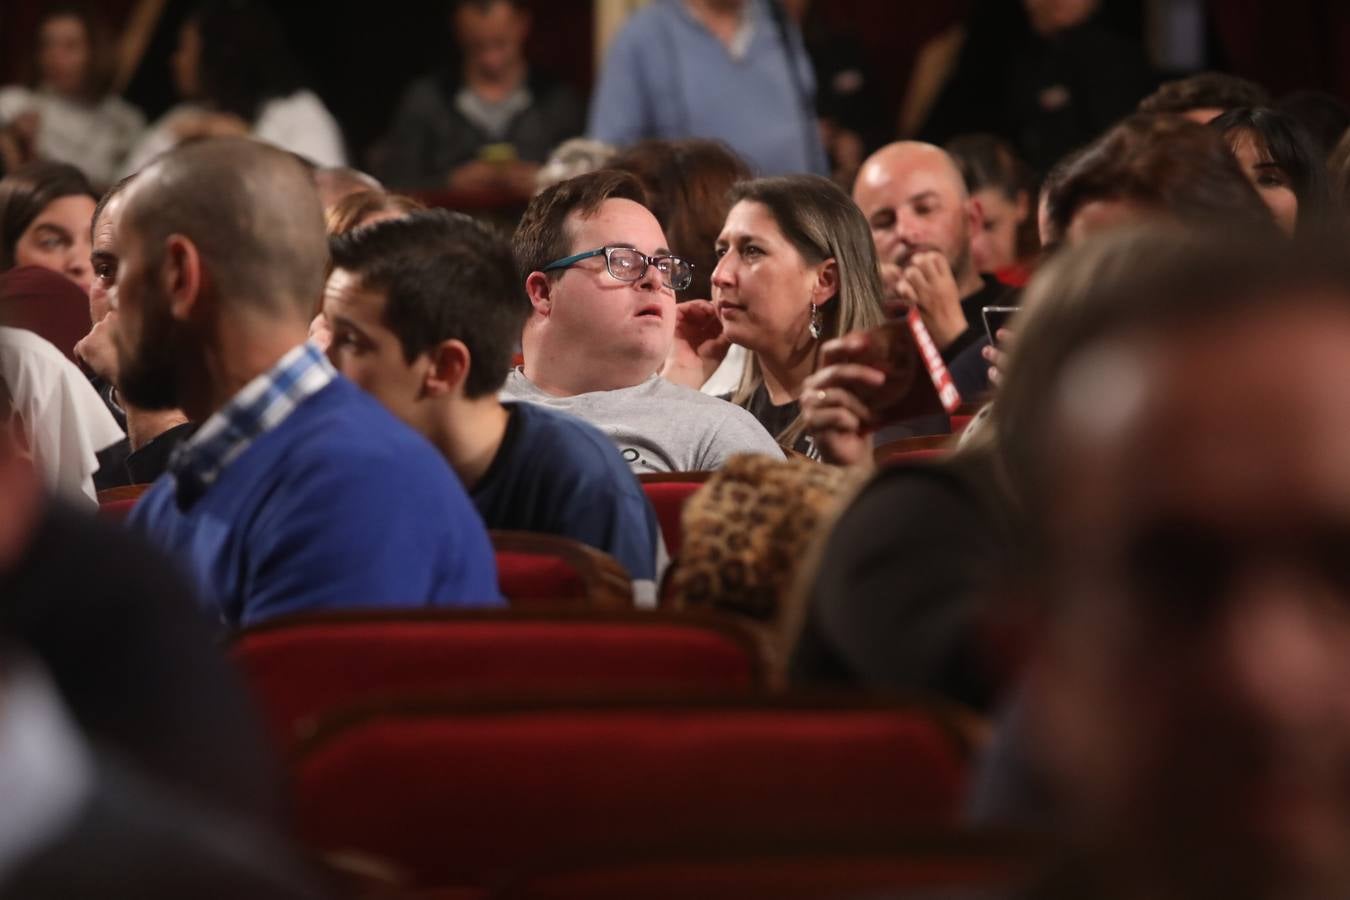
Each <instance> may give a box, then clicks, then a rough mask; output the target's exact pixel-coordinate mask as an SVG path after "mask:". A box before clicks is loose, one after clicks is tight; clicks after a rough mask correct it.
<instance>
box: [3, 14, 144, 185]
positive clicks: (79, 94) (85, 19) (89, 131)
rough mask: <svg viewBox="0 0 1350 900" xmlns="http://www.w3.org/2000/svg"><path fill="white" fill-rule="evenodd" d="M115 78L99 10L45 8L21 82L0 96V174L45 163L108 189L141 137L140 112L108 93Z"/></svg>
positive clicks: (104, 24) (111, 91) (111, 43)
mask: <svg viewBox="0 0 1350 900" xmlns="http://www.w3.org/2000/svg"><path fill="white" fill-rule="evenodd" d="M115 74H116V73H115V70H114V56H113V42H112V38H111V35H110V34H109V33H108V28H107V25H106V23H105V22H104V21H103V19H102V17H101V16H100V15H98V13H97V11H96V10H94V9H93V8H91V7H88V6H84V5H82V4H61V5H58V6H53V7H51V8H49V9H48V10H47V11H46V12H45V13H44V14H43V16H42V18H41V20H40V21H39V22H38V29H37V38H36V40H35V41H34V42H33V59H32V65H31V73H30V75H29V77H28V79H27V80H26V83H25V84H23V85H12V86H9V87H6V88H4V89H0V126H2V129H0V149H2V150H3V156H4V163H5V168H6V169H8V170H12V169H14V168H17V167H18V166H20V165H22V164H23V163H25V162H28V161H30V160H33V159H48V160H54V161H56V162H64V163H70V164H72V165H75V166H78V167H79V168H80V169H81V170H83V171H84V173H85V174H86V175H87V176H88V177H89V179H90V180H91V181H92V182H93V183H94V184H96V185H99V186H100V187H106V186H107V185H109V184H111V183H112V182H113V181H114V180H115V178H116V176H117V171H118V169H119V168H120V167H121V166H122V163H123V160H124V159H125V158H126V155H127V153H128V151H130V149H131V147H132V145H133V144H135V143H136V140H137V139H138V138H139V137H140V135H141V132H142V131H144V130H145V117H144V116H142V115H141V112H140V110H138V109H136V107H134V106H132V105H131V104H129V103H127V102H126V101H125V100H123V99H122V98H121V97H119V96H117V95H116V94H115V93H113V83H114V80H115Z"/></svg>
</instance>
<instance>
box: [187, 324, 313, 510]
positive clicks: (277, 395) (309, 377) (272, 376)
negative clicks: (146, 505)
mask: <svg viewBox="0 0 1350 900" xmlns="http://www.w3.org/2000/svg"><path fill="white" fill-rule="evenodd" d="M335 377H337V370H335V369H334V368H333V365H332V363H330V362H329V361H328V358H327V357H326V356H324V354H323V351H321V350H320V349H319V348H318V347H316V346H314V345H313V344H310V343H308V342H306V343H304V344H301V345H299V346H298V347H295V348H294V349H292V350H290V351H288V352H287V353H286V355H285V356H283V357H282V358H281V359H280V360H279V361H278V362H277V364H276V365H275V366H273V367H272V368H271V369H269V370H268V371H266V372H264V373H262V374H261V375H259V376H258V377H257V378H254V379H253V380H252V381H250V382H249V383H248V384H246V385H244V388H243V390H241V391H240V392H239V393H237V394H235V395H234V396H233V397H232V398H230V402H229V403H226V404H225V405H224V406H223V407H221V408H220V409H219V410H217V411H216V412H215V414H213V415H212V416H211V418H209V419H207V420H206V421H205V422H204V423H202V427H201V428H198V429H197V433H196V434H194V435H193V436H192V439H191V440H189V441H187V442H186V443H184V444H182V445H181V446H179V447H178V449H176V450H175V451H174V452H173V455H172V456H171V457H170V458H169V472H170V473H172V475H173V477H174V480H175V482H176V483H177V487H178V505H179V507H180V508H182V509H187V508H188V507H189V506H191V505H192V504H193V503H195V502H197V500H199V499H201V497H202V495H203V494H205V493H206V491H207V489H209V488H210V487H211V485H212V484H214V483H215V481H216V479H217V478H219V477H220V474H221V473H222V472H224V471H225V469H226V468H227V467H228V466H229V465H230V463H232V462H233V461H234V460H235V459H237V458H238V457H239V455H240V454H242V453H243V452H244V451H245V450H247V449H248V448H249V446H250V445H252V443H253V442H254V441H255V440H257V439H258V438H259V437H261V436H262V435H264V434H266V433H267V432H268V431H271V430H272V429H273V428H276V427H277V426H278V425H280V424H281V423H282V422H283V421H285V420H286V417H287V416H289V415H290V414H291V412H292V411H294V409H295V408H296V407H297V406H299V405H300V404H301V403H303V402H304V401H305V400H306V399H307V398H308V397H311V396H313V395H314V394H317V393H318V392H319V391H321V390H323V389H324V388H325V387H326V386H327V385H328V383H329V382H331V381H332V380H333V379H334V378H335Z"/></svg>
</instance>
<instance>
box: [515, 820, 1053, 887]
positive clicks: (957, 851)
mask: <svg viewBox="0 0 1350 900" xmlns="http://www.w3.org/2000/svg"><path fill="white" fill-rule="evenodd" d="M877 838H878V839H876V840H872V841H868V842H865V843H864V842H855V843H854V844H852V845H835V846H830V845H828V844H820V843H818V844H815V845H806V846H802V845H800V843H798V844H786V845H784V844H778V845H773V846H768V847H765V846H762V842H758V843H759V844H760V846H756V844H757V842H756V841H755V840H754V837H753V836H748V837H745V838H742V839H740V840H738V841H736V842H734V843H732V844H730V845H726V846H723V847H720V848H718V849H717V851H716V852H704V853H701V854H700V853H692V854H681V853H679V852H677V851H669V850H666V851H661V852H659V853H657V854H655V855H651V856H648V857H646V858H637V859H620V860H609V861H605V862H600V863H594V864H589V865H574V866H568V867H565V868H563V869H560V870H555V871H550V872H541V873H535V874H533V875H531V876H528V877H526V878H524V879H522V880H521V881H520V882H518V883H516V884H513V885H510V886H508V887H507V888H506V889H505V890H504V891H501V892H500V893H498V895H497V898H498V900H629V898H634V897H641V898H643V900H685V898H689V897H697V898H699V900H826V898H829V900H836V898H840V897H878V898H879V897H886V898H891V900H900V898H904V897H915V898H918V897H923V898H929V900H931V898H933V897H935V896H942V897H951V896H962V897H975V896H979V897H985V896H1001V897H1014V896H1020V894H1021V893H1022V890H1021V889H1024V888H1025V886H1026V882H1027V881H1028V879H1029V878H1030V877H1031V876H1033V875H1034V873H1035V872H1036V869H1037V864H1038V862H1039V861H1040V859H1041V856H1042V854H1041V852H1040V851H1039V848H1037V847H1035V846H1033V845H1032V842H1030V841H1028V840H1026V839H1022V838H1018V837H1015V836H1012V835H1004V834H981V833H975V832H959V831H945V830H944V831H937V832H934V833H931V834H920V835H914V836H905V837H902V838H901V839H899V840H897V839H896V838H895V837H894V836H891V835H879V836H877Z"/></svg>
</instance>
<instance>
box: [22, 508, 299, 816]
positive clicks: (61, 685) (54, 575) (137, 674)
mask: <svg viewBox="0 0 1350 900" xmlns="http://www.w3.org/2000/svg"><path fill="white" fill-rule="evenodd" d="M0 635H3V636H5V637H7V638H10V639H12V640H13V641H14V642H15V643H17V644H19V645H20V646H21V647H24V648H26V649H27V650H29V651H30V652H31V653H32V654H33V655H34V656H35V657H36V658H37V659H38V660H39V661H40V662H41V663H42V665H43V666H44V667H45V668H46V670H47V671H48V673H50V675H51V677H52V680H53V682H54V683H55V684H56V687H57V689H58V690H59V691H60V693H61V697H62V699H63V700H64V701H65V703H66V706H67V707H68V708H69V710H70V712H71V715H72V716H73V717H74V719H75V721H76V722H77V723H78V724H79V725H80V727H81V729H82V730H83V731H84V732H85V734H86V735H87V736H88V737H89V738H90V739H91V740H92V741H93V742H94V743H96V744H97V745H99V746H101V747H103V748H105V749H108V750H111V751H113V752H114V753H115V754H116V755H117V756H118V757H119V758H120V759H122V760H124V761H126V762H127V763H129V764H130V765H132V766H134V767H136V768H138V769H140V770H141V771H144V772H147V773H150V774H151V775H153V776H155V777H157V778H160V779H162V780H164V781H165V782H167V783H169V784H171V785H173V786H174V787H176V788H179V789H183V790H185V792H186V793H187V794H189V795H191V796H193V797H195V798H197V799H201V800H204V801H206V802H207V803H210V804H214V805H216V806H217V807H218V808H222V809H227V810H231V811H234V812H239V813H245V814H248V815H261V816H266V817H269V818H270V817H272V816H273V815H274V813H275V810H276V803H277V794H276V787H277V784H278V782H277V780H276V778H275V772H274V767H273V760H272V758H271V753H270V750H268V749H267V748H266V745H265V744H264V742H263V740H262V737H261V731H260V730H259V728H258V725H257V722H256V719H255V716H254V712H253V709H252V706H251V703H250V701H249V699H248V697H247V696H246V695H245V692H244V689H243V686H242V685H241V684H240V682H239V679H238V676H237V675H236V674H235V672H234V671H233V669H232V668H231V667H230V666H229V664H228V661H227V660H226V658H225V654H224V652H223V651H222V650H221V649H220V648H219V647H216V646H214V645H213V643H212V639H211V630H210V628H209V626H208V623H207V622H206V621H205V620H204V619H203V618H202V617H201V614H200V612H199V611H198V606H197V604H196V602H195V601H194V600H193V598H192V591H191V589H190V588H189V587H188V586H187V584H186V583H184V582H183V581H182V580H181V579H180V578H179V577H178V576H177V575H176V574H175V572H174V570H173V567H172V565H171V564H170V563H169V561H168V560H166V559H164V558H163V557H161V556H159V555H158V554H157V553H155V552H154V551H153V550H151V549H150V548H149V547H147V546H145V545H144V544H142V543H141V542H140V541H138V540H137V539H135V538H134V537H132V536H131V535H130V534H128V533H126V532H124V531H123V530H122V529H120V528H115V527H112V526H109V525H107V524H104V523H102V522H99V521H97V520H95V519H93V518H91V517H89V516H87V515H84V514H82V513H79V512H76V511H74V510H70V509H67V508H66V507H64V506H61V505H59V504H58V503H56V502H54V501H53V502H51V503H50V504H49V505H48V507H47V509H46V510H44V512H43V515H42V518H41V521H40V522H39V523H38V526H37V528H36V530H35V533H34V535H33V537H32V541H31V544H30V546H29V548H28V550H27V552H26V553H25V554H24V556H23V558H22V559H21V560H20V561H19V562H18V563H17V564H16V565H15V566H14V567H13V568H12V569H11V570H9V571H6V572H0Z"/></svg>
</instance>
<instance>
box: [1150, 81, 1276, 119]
mask: <svg viewBox="0 0 1350 900" xmlns="http://www.w3.org/2000/svg"><path fill="white" fill-rule="evenodd" d="M1269 105H1270V94H1269V93H1268V92H1267V91H1266V89H1265V88H1263V87H1261V85H1259V84H1257V83H1256V82H1254V81H1248V80H1247V79H1246V78H1239V77H1238V76H1236V75H1229V74H1227V73H1224V72H1201V73H1200V74H1199V75H1192V76H1191V77H1189V78H1181V79H1178V80H1177V81H1168V82H1165V83H1164V84H1163V85H1162V87H1160V88H1158V89H1157V90H1156V91H1154V92H1153V93H1151V94H1149V95H1148V96H1147V97H1145V98H1144V99H1143V100H1140V101H1139V112H1145V113H1184V112H1190V111H1191V110H1193V109H1222V110H1229V109H1236V108H1237V107H1239V106H1269Z"/></svg>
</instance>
